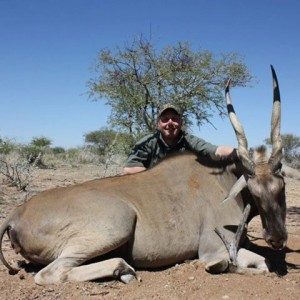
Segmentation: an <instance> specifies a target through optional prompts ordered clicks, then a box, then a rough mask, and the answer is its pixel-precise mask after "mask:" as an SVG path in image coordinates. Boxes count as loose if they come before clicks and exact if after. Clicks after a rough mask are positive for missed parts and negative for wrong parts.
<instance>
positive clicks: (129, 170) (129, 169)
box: [122, 167, 146, 175]
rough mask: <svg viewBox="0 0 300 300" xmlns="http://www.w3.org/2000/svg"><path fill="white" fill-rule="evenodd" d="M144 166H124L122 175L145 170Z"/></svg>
mask: <svg viewBox="0 0 300 300" xmlns="http://www.w3.org/2000/svg"><path fill="white" fill-rule="evenodd" d="M145 170H146V168H145V167H125V168H124V169H123V172H122V175H128V174H134V173H139V172H142V171H145Z"/></svg>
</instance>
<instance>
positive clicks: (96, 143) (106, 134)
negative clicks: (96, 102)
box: [84, 127, 135, 155]
mask: <svg viewBox="0 0 300 300" xmlns="http://www.w3.org/2000/svg"><path fill="white" fill-rule="evenodd" d="M84 140H85V143H87V144H89V145H90V146H91V147H94V148H95V149H96V151H97V153H98V154H100V155H104V154H106V153H107V152H109V151H111V147H113V148H114V149H115V151H114V152H115V153H125V154H128V153H129V150H130V149H131V148H132V146H133V145H134V143H135V141H134V140H133V138H132V137H131V136H130V135H129V134H127V133H123V132H117V131H115V130H113V129H109V128H106V127H103V128H101V129H99V130H95V131H91V132H88V133H86V134H84Z"/></svg>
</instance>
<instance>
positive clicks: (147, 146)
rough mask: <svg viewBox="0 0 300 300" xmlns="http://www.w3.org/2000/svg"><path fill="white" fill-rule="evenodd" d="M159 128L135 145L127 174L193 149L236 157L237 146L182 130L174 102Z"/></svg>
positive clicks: (162, 114) (220, 156) (165, 110)
mask: <svg viewBox="0 0 300 300" xmlns="http://www.w3.org/2000/svg"><path fill="white" fill-rule="evenodd" d="M157 125H158V130H157V132H155V133H154V134H150V135H148V136H146V137H144V138H142V139H141V140H140V141H139V142H138V143H137V144H136V145H135V146H134V148H133V150H132V152H131V154H130V156H129V158H128V160H127V162H126V164H125V168H124V170H123V174H133V173H137V172H141V171H144V170H146V169H148V168H149V167H152V166H153V165H154V164H156V163H157V162H158V161H159V160H160V159H162V158H164V157H165V156H166V155H167V154H170V153H174V152H183V151H186V150H188V151H193V152H195V153H197V154H198V155H211V156H212V157H214V158H215V159H229V158H231V159H234V158H236V157H237V152H236V149H234V148H233V147H230V146H214V145H212V144H210V143H207V142H206V141H204V140H202V139H200V138H198V137H196V136H193V135H190V134H188V133H185V132H184V131H182V130H181V127H182V117H181V115H180V112H179V110H178V109H177V108H176V107H175V106H173V105H170V104H167V105H165V106H164V107H163V109H162V110H161V111H160V113H159V115H158V124H157Z"/></svg>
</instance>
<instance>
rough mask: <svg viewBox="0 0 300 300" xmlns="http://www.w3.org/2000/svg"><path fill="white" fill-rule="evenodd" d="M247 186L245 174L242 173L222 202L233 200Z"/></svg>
mask: <svg viewBox="0 0 300 300" xmlns="http://www.w3.org/2000/svg"><path fill="white" fill-rule="evenodd" d="M246 186H247V181H246V178H245V176H244V175H242V176H241V177H240V178H239V179H238V180H237V181H236V183H235V184H234V185H233V186H232V188H231V190H230V192H229V194H228V195H227V196H226V198H225V199H224V200H223V201H222V203H224V202H226V201H228V200H233V199H235V198H236V196H237V195H238V194H239V193H240V192H241V191H242V189H244V188H245V187H246Z"/></svg>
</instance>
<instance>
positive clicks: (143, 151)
mask: <svg viewBox="0 0 300 300" xmlns="http://www.w3.org/2000/svg"><path fill="white" fill-rule="evenodd" d="M216 150H217V146H214V145H212V144H210V143H207V142H206V141H204V140H203V139H200V138H198V137H196V136H194V135H191V134H188V133H185V132H181V136H180V139H179V141H178V142H177V144H176V145H173V146H169V145H168V144H167V143H166V142H165V141H164V140H163V137H162V135H161V133H160V131H156V132H155V133H154V134H150V135H147V136H145V137H144V138H142V139H141V140H140V141H139V142H137V144H136V145H135V146H134V148H133V149H132V152H131V154H130V156H129V157H128V160H127V162H126V163H125V167H145V168H146V169H148V168H150V167H152V166H153V165H155V164H156V163H157V162H158V161H159V160H161V159H162V158H164V157H165V156H166V155H167V154H170V153H174V152H183V151H192V152H195V153H196V154H197V155H209V154H214V153H215V152H216Z"/></svg>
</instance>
